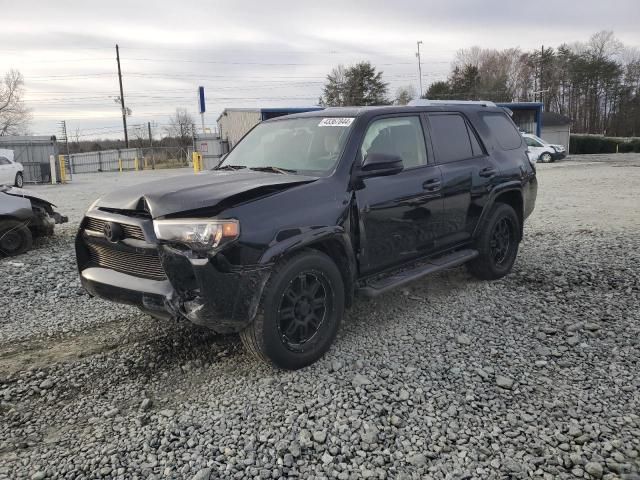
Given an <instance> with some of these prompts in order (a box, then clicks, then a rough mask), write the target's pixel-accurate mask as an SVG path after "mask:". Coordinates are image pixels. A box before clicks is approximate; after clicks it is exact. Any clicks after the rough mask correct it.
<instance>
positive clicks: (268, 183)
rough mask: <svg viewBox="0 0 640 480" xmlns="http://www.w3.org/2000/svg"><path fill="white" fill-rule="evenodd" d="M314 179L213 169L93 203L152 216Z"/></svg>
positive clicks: (120, 192)
mask: <svg viewBox="0 0 640 480" xmlns="http://www.w3.org/2000/svg"><path fill="white" fill-rule="evenodd" d="M315 180H317V178H316V177H307V176H302V175H285V174H279V173H271V172H257V171H254V170H248V169H243V170H232V171H226V170H212V171H207V172H203V173H199V174H197V175H195V174H191V175H180V176H177V177H170V178H166V179H162V180H155V181H153V182H148V183H142V184H139V185H135V186H132V187H127V188H123V189H120V190H116V191H114V192H111V193H109V194H107V195H105V196H103V197H102V198H100V200H99V202H98V203H97V204H96V207H98V208H100V207H104V208H113V209H117V210H145V209H146V210H148V211H149V213H150V214H151V216H152V217H153V218H158V217H164V216H165V215H171V214H175V213H180V212H188V211H191V210H198V209H204V208H212V207H216V206H217V205H219V204H221V203H222V202H224V203H225V204H228V205H226V206H227V207H230V206H233V202H234V201H237V203H243V202H245V201H250V200H252V199H256V198H259V197H261V196H264V195H268V194H270V193H272V192H274V191H278V190H284V189H287V188H291V187H293V186H295V185H300V184H304V183H309V182H313V181H315Z"/></svg>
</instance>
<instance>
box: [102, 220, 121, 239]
mask: <svg viewBox="0 0 640 480" xmlns="http://www.w3.org/2000/svg"><path fill="white" fill-rule="evenodd" d="M102 232H103V233H104V238H106V239H107V240H109V241H110V242H111V243H117V242H119V241H120V240H122V233H123V232H122V227H121V226H120V225H118V224H117V223H113V222H107V223H105V224H104V228H103V230H102Z"/></svg>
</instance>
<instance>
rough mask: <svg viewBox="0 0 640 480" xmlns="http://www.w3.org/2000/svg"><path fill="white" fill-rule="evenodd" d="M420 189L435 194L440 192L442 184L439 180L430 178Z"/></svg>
mask: <svg viewBox="0 0 640 480" xmlns="http://www.w3.org/2000/svg"><path fill="white" fill-rule="evenodd" d="M422 188H424V189H425V190H427V191H428V192H437V191H438V190H440V188H442V182H441V181H440V179H439V178H430V179H429V180H426V181H425V182H424V183H423V184H422Z"/></svg>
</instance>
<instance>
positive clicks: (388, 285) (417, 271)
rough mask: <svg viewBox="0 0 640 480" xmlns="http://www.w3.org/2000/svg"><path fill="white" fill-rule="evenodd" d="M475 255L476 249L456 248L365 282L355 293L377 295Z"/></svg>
mask: <svg viewBox="0 0 640 480" xmlns="http://www.w3.org/2000/svg"><path fill="white" fill-rule="evenodd" d="M477 256H478V251H477V250H471V249H465V250H458V251H457V252H453V253H450V254H448V255H444V256H442V257H438V258H433V259H430V260H428V261H427V262H425V263H421V264H420V265H419V266H418V267H416V268H413V269H410V270H403V271H401V272H398V273H394V274H391V275H390V276H388V277H383V278H379V279H376V280H373V281H371V282H369V283H367V284H366V285H365V286H364V287H361V288H359V289H358V290H357V293H358V294H360V295H364V296H365V297H377V296H378V295H380V294H382V293H385V292H388V291H389V290H391V289H393V288H396V287H400V286H402V285H405V284H406V283H409V282H413V281H414V280H417V279H419V278H422V277H424V276H425V275H429V274H430V273H435V272H439V271H440V270H445V269H447V268H452V267H457V266H459V265H462V264H463V263H466V262H468V261H469V260H473V259H474V258H476V257H477Z"/></svg>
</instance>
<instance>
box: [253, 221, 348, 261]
mask: <svg viewBox="0 0 640 480" xmlns="http://www.w3.org/2000/svg"><path fill="white" fill-rule="evenodd" d="M345 236H346V233H345V229H344V227H341V226H338V225H333V226H325V227H303V228H294V229H288V230H283V231H280V232H279V233H278V235H276V238H275V240H274V241H273V242H271V243H270V244H269V247H268V248H267V250H266V251H265V252H264V253H263V254H262V256H261V257H260V262H259V263H260V264H269V263H274V262H277V261H278V260H279V259H280V258H282V257H284V256H286V255H288V254H290V253H293V252H295V251H297V250H300V249H301V248H305V247H307V246H309V245H312V244H314V243H319V242H323V241H326V240H330V239H336V240H338V241H339V242H340V243H341V244H342V246H343V247H344V249H345V251H346V252H351V254H353V250H352V248H351V245H350V244H349V243H348V242H347V241H346V240H345V238H344V237H345ZM347 255H349V253H347Z"/></svg>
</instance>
